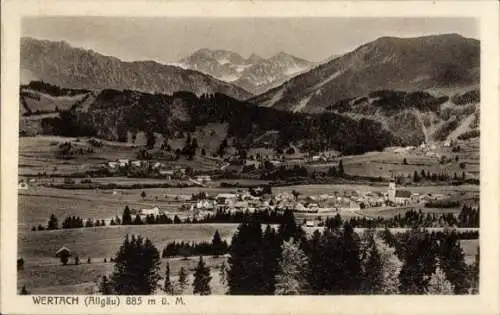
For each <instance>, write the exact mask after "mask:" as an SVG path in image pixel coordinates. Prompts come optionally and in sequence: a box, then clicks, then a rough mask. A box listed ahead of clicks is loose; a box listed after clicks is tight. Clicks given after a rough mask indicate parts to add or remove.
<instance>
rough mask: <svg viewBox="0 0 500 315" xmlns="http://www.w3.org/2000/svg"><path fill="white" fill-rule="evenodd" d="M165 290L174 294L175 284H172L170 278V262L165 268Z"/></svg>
mask: <svg viewBox="0 0 500 315" xmlns="http://www.w3.org/2000/svg"><path fill="white" fill-rule="evenodd" d="M163 291H165V293H166V294H169V295H173V294H174V286H173V285H172V281H171V280H170V264H169V263H168V262H167V267H166V268H165V283H164V285H163Z"/></svg>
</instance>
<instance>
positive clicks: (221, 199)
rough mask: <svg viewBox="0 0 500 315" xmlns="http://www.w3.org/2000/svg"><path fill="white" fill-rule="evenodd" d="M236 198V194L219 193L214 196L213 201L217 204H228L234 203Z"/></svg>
mask: <svg viewBox="0 0 500 315" xmlns="http://www.w3.org/2000/svg"><path fill="white" fill-rule="evenodd" d="M237 198H238V196H237V195H236V194H230V193H221V194H218V195H217V196H215V200H217V203H218V204H230V203H234V201H235V200H236V199H237Z"/></svg>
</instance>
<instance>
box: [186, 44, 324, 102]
mask: <svg viewBox="0 0 500 315" xmlns="http://www.w3.org/2000/svg"><path fill="white" fill-rule="evenodd" d="M179 64H180V65H182V67H184V68H186V69H194V70H197V71H200V72H203V73H207V74H209V75H212V76H214V77H216V78H219V79H221V80H223V81H226V82H231V83H233V84H235V85H237V86H240V87H242V88H244V89H245V90H248V91H250V92H252V93H253V94H258V93H262V92H264V91H266V90H268V89H270V88H272V87H274V86H276V85H279V84H281V83H283V82H284V81H286V80H287V79H289V78H291V77H292V76H293V75H296V74H297V73H300V72H302V71H305V70H307V69H309V68H310V67H311V66H312V65H314V64H315V63H313V62H311V61H307V60H305V59H302V58H298V57H296V56H293V55H291V54H287V53H285V52H283V51H282V52H279V53H277V54H275V55H273V56H271V57H269V58H264V57H261V56H259V55H257V54H255V53H252V54H251V55H250V56H249V57H248V58H244V57H242V56H241V55H239V54H238V53H235V52H232V51H229V50H224V49H208V48H202V49H198V50H196V51H194V52H193V53H191V54H190V55H188V56H187V57H184V58H182V59H181V60H180V61H179Z"/></svg>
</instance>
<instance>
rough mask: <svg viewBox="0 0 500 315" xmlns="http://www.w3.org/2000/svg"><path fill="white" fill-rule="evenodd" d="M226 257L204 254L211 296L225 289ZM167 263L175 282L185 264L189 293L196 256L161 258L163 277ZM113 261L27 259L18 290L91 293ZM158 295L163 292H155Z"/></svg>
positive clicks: (52, 292) (108, 271)
mask: <svg viewBox="0 0 500 315" xmlns="http://www.w3.org/2000/svg"><path fill="white" fill-rule="evenodd" d="M226 259H227V258H226V257H224V256H221V257H212V256H205V257H204V258H203V260H204V262H205V264H206V265H207V267H208V268H210V274H211V276H212V280H211V282H210V287H211V289H212V294H213V295H220V294H224V292H225V288H224V286H222V285H221V283H220V276H219V267H220V265H221V264H222V263H223V262H224V261H225V260H226ZM167 262H168V263H169V265H170V279H171V281H173V282H177V281H178V278H179V277H178V276H177V274H178V272H179V270H180V268H181V267H184V268H185V270H186V272H187V273H188V277H187V283H188V286H187V287H186V288H185V290H184V292H183V293H184V294H192V293H193V288H192V283H193V279H194V277H193V273H194V268H196V265H197V263H198V257H189V258H188V259H187V260H184V259H182V258H169V259H162V260H161V267H160V275H161V276H164V272H165V267H166V264H167ZM113 268H114V264H113V263H109V262H107V263H104V262H103V261H102V259H100V260H94V261H92V262H91V263H90V264H87V262H86V260H83V261H81V263H80V264H79V265H74V264H73V265H72V264H68V265H66V266H62V265H61V264H60V263H58V262H56V263H54V264H50V265H47V264H45V265H38V264H36V263H30V262H27V263H26V264H25V267H24V270H22V271H20V272H19V273H18V289H19V290H20V289H21V287H22V286H23V285H24V286H26V288H27V289H28V290H29V291H30V292H31V293H34V294H37V293H38V294H93V293H95V292H96V290H97V283H98V282H99V279H100V278H101V277H102V276H103V275H110V274H111V273H112V272H113ZM163 282H164V280H163V279H162V280H160V282H159V285H160V286H163ZM158 294H162V292H161V291H158Z"/></svg>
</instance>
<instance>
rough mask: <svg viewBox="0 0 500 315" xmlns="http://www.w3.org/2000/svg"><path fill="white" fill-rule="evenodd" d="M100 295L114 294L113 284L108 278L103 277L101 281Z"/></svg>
mask: <svg viewBox="0 0 500 315" xmlns="http://www.w3.org/2000/svg"><path fill="white" fill-rule="evenodd" d="M98 290H99V293H101V294H102V295H111V294H113V284H112V283H111V281H109V279H108V277H107V276H102V277H101V281H99V288H98Z"/></svg>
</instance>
